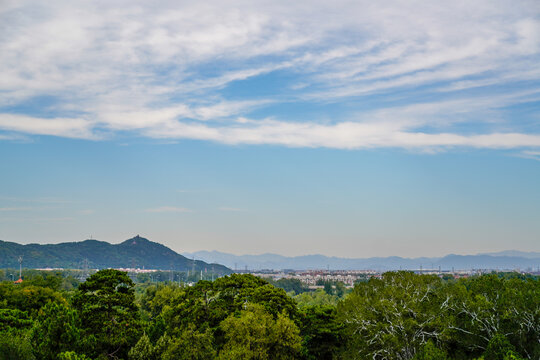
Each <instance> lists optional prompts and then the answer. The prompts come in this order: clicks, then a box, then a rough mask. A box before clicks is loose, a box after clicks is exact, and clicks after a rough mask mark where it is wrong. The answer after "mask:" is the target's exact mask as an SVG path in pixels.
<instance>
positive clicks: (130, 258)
mask: <svg viewBox="0 0 540 360" xmlns="http://www.w3.org/2000/svg"><path fill="white" fill-rule="evenodd" d="M19 256H22V257H23V267H25V268H33V269H36V268H46V267H50V268H65V269H68V268H69V269H78V268H81V264H82V263H83V261H84V260H85V259H87V260H88V266H89V267H90V268H97V269H102V268H132V267H136V268H145V269H158V270H171V269H172V270H175V271H187V270H192V269H193V270H195V271H208V272H210V271H213V272H215V273H219V274H229V273H231V270H230V269H229V268H227V267H226V266H223V265H220V264H209V263H207V262H204V261H201V260H195V261H192V260H191V259H188V258H186V257H185V256H182V255H180V254H178V253H176V252H174V251H173V250H171V249H169V248H168V247H166V246H164V245H162V244H159V243H156V242H153V241H150V240H148V239H145V238H143V237H140V236H138V235H137V236H135V237H134V238H131V239H128V240H126V241H124V242H122V243H120V244H110V243H108V242H105V241H98V240H85V241H80V242H67V243H61V244H45V245H40V244H28V245H21V244H17V243H14V242H7V241H1V240H0V267H2V268H8V267H9V268H18V267H19V263H18V260H17V259H18V257H19Z"/></svg>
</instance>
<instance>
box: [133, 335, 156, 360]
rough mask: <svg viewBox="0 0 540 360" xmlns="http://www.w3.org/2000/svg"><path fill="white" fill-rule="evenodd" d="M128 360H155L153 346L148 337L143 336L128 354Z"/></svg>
mask: <svg viewBox="0 0 540 360" xmlns="http://www.w3.org/2000/svg"><path fill="white" fill-rule="evenodd" d="M128 357H129V360H157V356H156V354H155V352H154V346H152V344H151V343H150V338H149V337H148V335H146V334H143V335H142V336H141V338H140V339H139V341H137V343H136V344H135V346H133V347H132V348H131V349H130V350H129V353H128Z"/></svg>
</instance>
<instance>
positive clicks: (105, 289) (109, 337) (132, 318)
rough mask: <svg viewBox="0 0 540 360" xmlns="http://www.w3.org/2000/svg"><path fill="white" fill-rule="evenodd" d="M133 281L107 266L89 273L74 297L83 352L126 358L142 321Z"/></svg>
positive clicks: (135, 340)
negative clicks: (81, 329)
mask: <svg viewBox="0 0 540 360" xmlns="http://www.w3.org/2000/svg"><path fill="white" fill-rule="evenodd" d="M133 286H134V284H133V282H132V281H131V279H130V278H129V277H128V276H127V274H126V273H125V272H123V271H118V270H113V269H107V270H101V271H98V272H97V273H95V274H94V275H92V276H90V277H89V278H88V279H87V280H86V281H85V282H84V283H82V284H81V285H80V286H79V288H78V290H77V292H76V294H75V295H74V297H73V304H74V306H75V308H76V309H77V310H78V312H79V316H80V318H81V322H82V328H83V333H84V334H83V335H84V336H85V338H84V340H85V344H83V346H84V348H85V354H86V355H89V356H91V357H98V356H104V357H117V358H126V357H127V353H128V351H129V349H130V348H131V347H132V346H133V345H134V344H135V343H136V342H137V340H138V338H139V335H140V329H141V324H140V321H139V312H138V308H137V306H136V305H135V295H134V290H133Z"/></svg>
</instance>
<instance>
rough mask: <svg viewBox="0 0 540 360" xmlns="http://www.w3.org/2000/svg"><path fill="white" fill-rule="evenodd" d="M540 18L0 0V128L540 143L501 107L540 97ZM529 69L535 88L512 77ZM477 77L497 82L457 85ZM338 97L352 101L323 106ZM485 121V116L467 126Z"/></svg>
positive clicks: (498, 13)
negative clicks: (269, 81) (276, 80)
mask: <svg viewBox="0 0 540 360" xmlns="http://www.w3.org/2000/svg"><path fill="white" fill-rule="evenodd" d="M539 16H540V8H539V7H538V6H537V3H536V1H528V0H520V1H517V2H502V3H497V4H495V5H494V4H493V3H492V2H490V1H487V0H486V1H484V0H479V1H475V2H474V3H471V2H460V1H457V2H451V3H442V2H430V3H426V2H425V1H408V2H403V1H398V0H396V1H390V2H384V3H381V2H371V1H345V0H343V1H337V2H332V3H329V2H326V1H309V2H308V1H297V2H293V3H291V2H289V3H280V2H275V1H262V0H261V1H256V2H249V1H240V0H239V1H233V2H227V3H224V2H221V1H210V2H204V3H202V2H184V1H180V2H178V1H165V2H161V3H160V5H159V6H155V4H150V3H148V2H129V3H126V4H119V3H116V2H105V3H100V4H97V3H92V2H89V3H84V4H81V3H73V2H69V1H65V0H59V1H48V2H46V3H44V2H36V1H30V0H28V1H8V2H5V3H4V4H3V5H2V7H1V8H0V24H2V25H1V26H2V28H1V29H2V31H0V54H2V57H1V58H0V75H1V76H0V93H1V94H2V96H0V130H3V131H8V132H10V134H0V140H9V139H12V136H13V135H12V134H11V133H17V134H18V133H20V134H36V135H52V136H61V137H69V138H81V139H96V140H99V139H102V138H104V137H105V135H107V136H113V135H114V132H116V131H131V132H133V133H134V134H136V135H145V136H150V137H154V138H160V139H199V140H205V141H216V142H221V143H225V144H274V145H284V146H295V147H300V146H308V147H332V148H343V149H357V148H370V147H403V148H418V147H428V148H431V147H454V146H461V147H464V146H465V147H486V148H514V147H516V148H519V147H538V146H539V145H538V141H537V138H538V136H539V135H536V134H532V133H527V131H524V130H523V129H522V128H521V126H520V125H521V124H520V123H519V119H516V118H513V117H510V118H508V117H506V118H505V117H504V116H503V115H501V114H502V110H501V109H502V107H503V106H507V107H509V106H512V105H516V104H520V103H523V102H534V101H538V99H537V98H535V95H534V94H535V91H536V94H538V91H539V90H540V86H539V81H540V36H539V34H540V31H539V29H540V20H539V18H540V17H539ZM274 72H286V73H287V74H288V75H289V76H290V82H286V81H284V82H283V86H281V84H277V85H276V89H273V90H271V91H268V95H265V97H264V98H261V97H258V96H251V95H250V94H246V95H243V96H240V97H239V96H235V95H234V94H232V95H231V94H230V93H227V92H226V91H225V90H226V89H227V87H228V86H229V85H231V84H233V83H237V82H242V81H246V80H249V79H254V78H257V77H260V76H262V75H268V74H271V73H274ZM524 81H528V85H527V88H528V89H530V91H529V92H530V93H529V94H523V93H520V91H521V90H520V87H519V86H516V88H515V89H514V88H513V86H514V85H516V84H517V85H519V84H520V83H522V82H524ZM262 86H264V85H262ZM422 87H429V89H427V90H426V89H422ZM478 88H482V89H484V88H494V90H493V91H492V92H490V91H488V90H485V91H482V92H476V93H464V92H463V91H464V90H471V89H478ZM500 93H504V94H505V95H504V96H501V95H500ZM370 96H372V97H373V96H378V97H379V98H380V99H379V100H373V99H372V98H369V97H370ZM432 96H437V97H438V98H437V99H433V100H431V101H430V102H429V103H427V102H426V101H428V100H426V99H429V98H430V97H432ZM36 97H38V98H39V99H41V98H42V97H45V98H46V99H45V100H44V101H43V104H42V105H39V103H38V105H36V104H35V103H34V104H33V105H31V106H30V107H33V110H32V112H31V113H30V111H28V113H27V114H25V113H24V111H23V110H18V111H19V114H14V113H13V111H12V110H9V109H11V107H12V106H14V105H16V106H17V107H18V108H19V109H21V108H22V109H24V108H25V105H27V104H28V103H29V102H30V103H31V102H32V101H34V99H35V98H36ZM490 97H493V99H494V100H489V98H490ZM47 99H49V100H47ZM381 99H382V100H381ZM499 100H501V101H499ZM502 100H504V101H502ZM392 101H396V102H397V103H400V104H403V103H406V104H407V105H406V106H399V107H398V106H396V105H395V104H392ZM298 103H300V105H299V108H306V107H309V105H310V104H315V105H317V104H320V103H325V104H330V105H329V106H330V110H328V111H327V113H326V114H321V116H320V118H313V115H312V114H311V113H310V114H309V115H304V114H303V113H302V112H301V111H300V114H299V115H296V117H291V118H288V117H287V116H283V115H280V114H281V113H282V112H281V113H277V112H276V109H277V110H278V111H279V110H280V108H279V106H280V105H283V104H287V106H292V107H294V106H295V105H297V104H298ZM306 103H307V104H306ZM342 103H346V107H347V108H348V109H350V111H349V113H346V114H344V113H338V112H336V113H335V112H334V109H333V108H331V105H332V104H342ZM364 104H370V106H371V108H370V110H365V109H364V108H363V105H364ZM36 107H37V108H38V111H36V109H35V108H36ZM373 108H374V109H373ZM254 110H264V115H261V116H253V115H252V112H253V111H254ZM41 113H43V114H45V113H46V114H47V115H40V114H41ZM36 114H37V115H36ZM51 114H54V115H51ZM74 114H75V115H74ZM256 118H263V119H264V120H256ZM247 119H249V120H247ZM328 119H330V120H328ZM200 121H203V122H204V123H201V122H200ZM478 123H483V124H484V125H485V124H487V123H489V124H492V125H491V126H484V127H482V129H481V130H478V131H474V129H476V127H475V126H476V125H477V124H478ZM501 123H504V126H503V125H501ZM456 124H467V125H468V126H469V129H468V130H467V131H466V132H464V131H463V127H460V128H457V127H456V128H454V127H453V126H454V125H456ZM425 126H428V127H429V129H424V128H423V127H425Z"/></svg>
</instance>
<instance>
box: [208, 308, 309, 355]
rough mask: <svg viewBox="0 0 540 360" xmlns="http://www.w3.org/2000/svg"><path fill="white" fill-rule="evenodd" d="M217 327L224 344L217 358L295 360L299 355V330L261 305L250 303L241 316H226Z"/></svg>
mask: <svg viewBox="0 0 540 360" xmlns="http://www.w3.org/2000/svg"><path fill="white" fill-rule="evenodd" d="M220 327H221V328H222V330H223V332H224V334H225V338H226V343H225V346H224V348H223V350H222V351H221V352H220V354H219V358H220V359H230V360H234V359H245V360H249V359H257V360H265V359H276V360H286V359H296V358H298V356H299V354H300V349H301V337H300V335H299V333H300V332H299V330H298V327H297V326H296V325H295V323H294V322H293V321H292V320H290V319H289V318H288V317H287V316H284V315H282V314H279V315H278V316H277V318H276V319H274V317H273V316H272V315H271V314H270V313H268V312H267V311H266V310H265V308H264V307H263V306H261V305H256V304H250V305H248V306H247V308H246V310H244V311H242V312H241V313H240V316H238V317H236V316H234V315H231V316H229V317H228V318H227V319H225V320H224V321H223V322H222V323H221V325H220Z"/></svg>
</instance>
